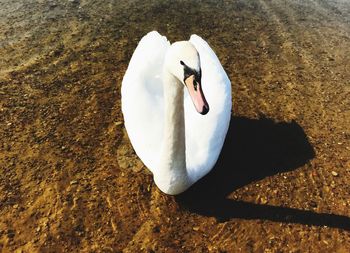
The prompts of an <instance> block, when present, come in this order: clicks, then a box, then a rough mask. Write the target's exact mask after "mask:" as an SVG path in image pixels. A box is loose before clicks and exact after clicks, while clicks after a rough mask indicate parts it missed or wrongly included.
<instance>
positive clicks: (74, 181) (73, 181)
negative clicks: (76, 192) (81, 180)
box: [70, 180, 78, 185]
mask: <svg viewBox="0 0 350 253" xmlns="http://www.w3.org/2000/svg"><path fill="white" fill-rule="evenodd" d="M77 183H78V181H77V180H72V181H70V185H73V184H77Z"/></svg>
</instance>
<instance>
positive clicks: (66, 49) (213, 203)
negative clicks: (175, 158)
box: [0, 0, 350, 252]
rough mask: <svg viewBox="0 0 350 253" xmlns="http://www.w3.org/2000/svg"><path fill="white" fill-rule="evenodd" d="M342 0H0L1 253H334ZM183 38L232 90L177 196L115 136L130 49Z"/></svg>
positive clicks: (342, 148)
mask: <svg viewBox="0 0 350 253" xmlns="http://www.w3.org/2000/svg"><path fill="white" fill-rule="evenodd" d="M349 13H350V3H349V2H348V1H341V0H337V1H332V2H330V1H323V0H315V1H281V0H270V1H264V0H259V1H243V0H242V1H147V2H144V1H91V0H86V1H83V0H81V1H79V0H69V1H63V0H62V1H53V0H52V1H40V0H38V1H34V0H29V1H9V0H2V1H1V2H0V125H1V128H0V139H1V142H0V215H1V217H2V218H1V219H0V249H1V250H2V251H3V252H15V251H16V250H17V251H18V252H21V250H22V252H48V251H50V252H61V251H83V252H94V251H96V252H120V251H125V252H277V251H281V252H349V251H350V234H349V230H350V218H349V217H350V213H349V205H350V201H349V199H350V198H349V197H350V196H349V194H350V192H349V187H348V185H349V182H350V130H349V125H350V111H349V108H350V99H349V95H350V94H349V93H350V82H349V80H350V71H349V69H350V66H349V62H350V59H349V57H350V26H349V22H350V15H349ZM152 30H157V31H159V32H160V33H161V34H163V35H166V36H167V37H168V39H169V40H170V41H176V40H184V39H188V38H189V37H190V35H191V34H193V33H196V34H198V35H200V36H201V37H203V38H204V39H205V40H207V41H208V43H209V44H210V45H211V46H212V48H213V49H214V51H215V52H216V53H217V55H218V57H219V59H220V61H221V63H222V65H223V66H224V68H225V70H226V71H227V73H228V75H229V77H230V80H231V82H232V97H233V110H232V120H231V126H230V129H229V133H228V136H227V141H226V144H225V146H224V149H223V152H222V156H221V157H220V159H219V161H218V164H217V166H216V167H215V168H214V170H213V172H212V173H210V174H209V175H208V176H207V177H205V178H204V179H203V180H201V181H200V182H199V183H198V184H196V185H195V186H194V187H193V188H192V189H191V190H190V191H188V192H187V193H186V194H184V195H182V196H180V197H177V198H174V197H170V196H166V195H164V194H162V193H161V192H159V191H158V189H157V188H156V187H155V185H154V183H153V179H152V175H151V174H150V173H149V172H148V170H147V168H145V167H144V166H143V164H142V162H141V161H140V160H139V159H138V158H137V157H136V155H135V153H134V151H133V149H132V147H131V145H130V143H129V140H128V137H127V135H126V132H125V129H124V126H123V118H122V114H121V111H120V85H121V80H122V78H123V75H124V73H125V70H126V68H127V64H128V62H129V60H130V57H131V55H132V53H133V50H134V49H135V47H136V45H137V42H138V41H139V40H140V39H141V38H142V36H143V35H145V34H146V33H147V32H149V31H152Z"/></svg>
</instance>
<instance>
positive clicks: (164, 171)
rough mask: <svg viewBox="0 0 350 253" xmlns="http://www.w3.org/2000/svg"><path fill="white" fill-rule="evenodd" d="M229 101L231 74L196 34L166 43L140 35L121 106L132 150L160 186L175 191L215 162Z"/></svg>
mask: <svg viewBox="0 0 350 253" xmlns="http://www.w3.org/2000/svg"><path fill="white" fill-rule="evenodd" d="M186 73H187V74H186ZM200 74H201V76H200ZM192 83H193V85H194V86H191V84H192ZM200 83H201V84H200ZM184 87H187V89H186V88H185V89H184ZM191 87H192V88H191ZM189 94H190V95H189ZM206 101H207V102H206ZM231 103H232V102H231V84H230V80H229V79H228V77H227V75H226V73H225V71H224V70H223V68H222V66H221V64H220V62H219V60H218V58H217V57H216V55H215V53H214V52H213V51H212V49H211V48H210V47H209V45H208V44H207V43H206V42H205V41H204V40H202V39H201V38H200V37H198V36H197V35H192V36H191V39H190V40H189V41H186V42H176V43H174V44H172V45H170V43H169V42H168V40H167V39H166V38H165V37H163V36H161V35H160V34H159V33H157V32H155V31H154V32H150V33H148V34H147V35H146V36H144V37H143V38H142V39H141V41H140V42H139V45H138V46H137V48H136V50H135V52H134V54H133V56H132V58H131V60H130V63H129V66H128V69H127V71H126V73H125V76H124V79H123V82H122V111H123V115H124V121H125V127H126V130H127V132H128V135H129V138H130V141H131V143H132V145H133V147H134V149H135V152H136V154H137V155H138V156H139V157H140V158H141V160H142V161H143V163H144V164H145V165H146V166H147V167H148V168H149V169H150V170H151V171H152V173H153V175H154V180H155V183H156V184H157V186H158V188H159V189H160V190H162V191H163V192H164V193H167V194H172V195H174V194H179V193H181V192H183V191H185V190H186V189H188V188H189V187H190V186H191V185H192V184H194V183H195V182H196V181H198V180H199V179H200V178H201V177H203V176H204V175H206V174H207V173H208V172H209V171H210V170H211V169H212V168H213V166H214V165H215V162H216V161H217V159H218V157H219V154H220V152H221V149H222V146H223V143H224V140H225V136H226V133H227V130H228V126H229V121H230V117H231V107H232V104H231ZM208 104H209V106H208ZM209 107H210V110H209ZM196 109H197V111H196ZM208 110H209V112H208ZM198 112H199V113H198ZM201 114H206V115H201Z"/></svg>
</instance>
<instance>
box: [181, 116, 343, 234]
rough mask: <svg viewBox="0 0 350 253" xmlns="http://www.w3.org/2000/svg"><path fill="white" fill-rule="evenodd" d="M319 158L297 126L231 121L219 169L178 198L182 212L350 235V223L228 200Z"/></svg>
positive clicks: (240, 119) (328, 216) (333, 217)
mask: <svg viewBox="0 0 350 253" xmlns="http://www.w3.org/2000/svg"><path fill="white" fill-rule="evenodd" d="M314 156H315V153H314V150H313V148H312V146H311V145H310V143H309V142H308V140H307V137H306V135H305V133H304V131H303V129H302V128H301V126H300V125H298V124H297V123H296V122H294V121H292V122H282V123H275V122H274V121H272V120H271V119H266V118H262V119H259V120H254V119H248V118H244V117H232V118H231V123H230V128H229V130H228V134H227V136H226V140H225V144H224V147H223V150H222V152H221V155H220V158H219V160H218V162H217V164H216V166H215V167H214V169H213V170H212V171H211V172H210V173H209V174H208V175H207V176H205V177H204V178H202V179H201V180H200V181H198V182H197V183H196V184H195V185H193V186H192V187H191V188H190V189H189V190H187V191H186V192H185V193H183V194H181V195H179V196H177V197H176V200H177V201H178V202H179V203H180V204H181V206H183V207H185V208H187V209H189V210H190V211H192V212H196V213H199V214H201V215H205V216H214V217H216V218H217V219H219V220H223V221H225V220H229V219H231V218H243V219H266V220H271V221H277V222H288V223H299V224H306V225H317V226H329V227H335V228H341V229H346V230H350V218H349V217H346V216H340V215H334V214H318V213H315V212H312V211H303V210H298V209H293V208H287V207H275V206H269V205H258V204H252V203H247V202H243V201H234V200H230V199H228V198H227V196H228V195H229V194H230V193H231V192H233V191H234V190H236V189H238V188H240V187H242V186H244V185H247V184H249V183H251V182H253V181H256V180H260V179H263V178H265V177H267V176H272V175H275V174H277V173H280V172H286V171H291V170H294V169H296V168H298V167H300V166H302V165H304V164H305V163H307V162H308V161H309V160H310V159H312V158H313V157H314Z"/></svg>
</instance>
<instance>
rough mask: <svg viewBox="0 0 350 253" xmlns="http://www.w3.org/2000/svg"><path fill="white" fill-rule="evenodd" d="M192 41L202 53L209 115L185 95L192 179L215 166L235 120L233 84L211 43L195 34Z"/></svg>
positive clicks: (188, 156) (187, 160) (188, 152)
mask: <svg viewBox="0 0 350 253" xmlns="http://www.w3.org/2000/svg"><path fill="white" fill-rule="evenodd" d="M190 42H191V43H192V44H193V45H194V46H195V47H196V49H197V51H198V52H199V56H200V61H201V69H202V87H203V92H204V94H205V97H206V99H207V101H208V104H209V108H210V110H209V112H208V114H207V115H205V116H203V115H200V114H198V113H197V112H196V111H195V109H194V106H193V104H192V101H191V99H190V97H189V96H188V95H185V122H186V154H187V157H186V163H187V169H188V170H189V171H190V175H193V178H192V180H197V179H199V178H200V177H201V176H203V175H205V174H206V173H208V172H209V171H210V169H211V168H212V167H213V166H214V165H215V163H216V161H217V159H218V157H219V154H220V152H221V149H222V146H223V143H224V140H225V136H226V133H227V130H228V127H229V123H230V118H231V108H232V101H231V82H230V80H229V78H228V76H227V74H226V72H225V71H224V69H223V67H222V66H221V63H220V61H219V59H218V57H217V56H216V54H215V53H214V51H213V50H212V49H211V48H210V46H209V45H208V43H207V42H205V41H204V40H203V39H202V38H200V37H199V36H197V35H192V36H191V38H190Z"/></svg>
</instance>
